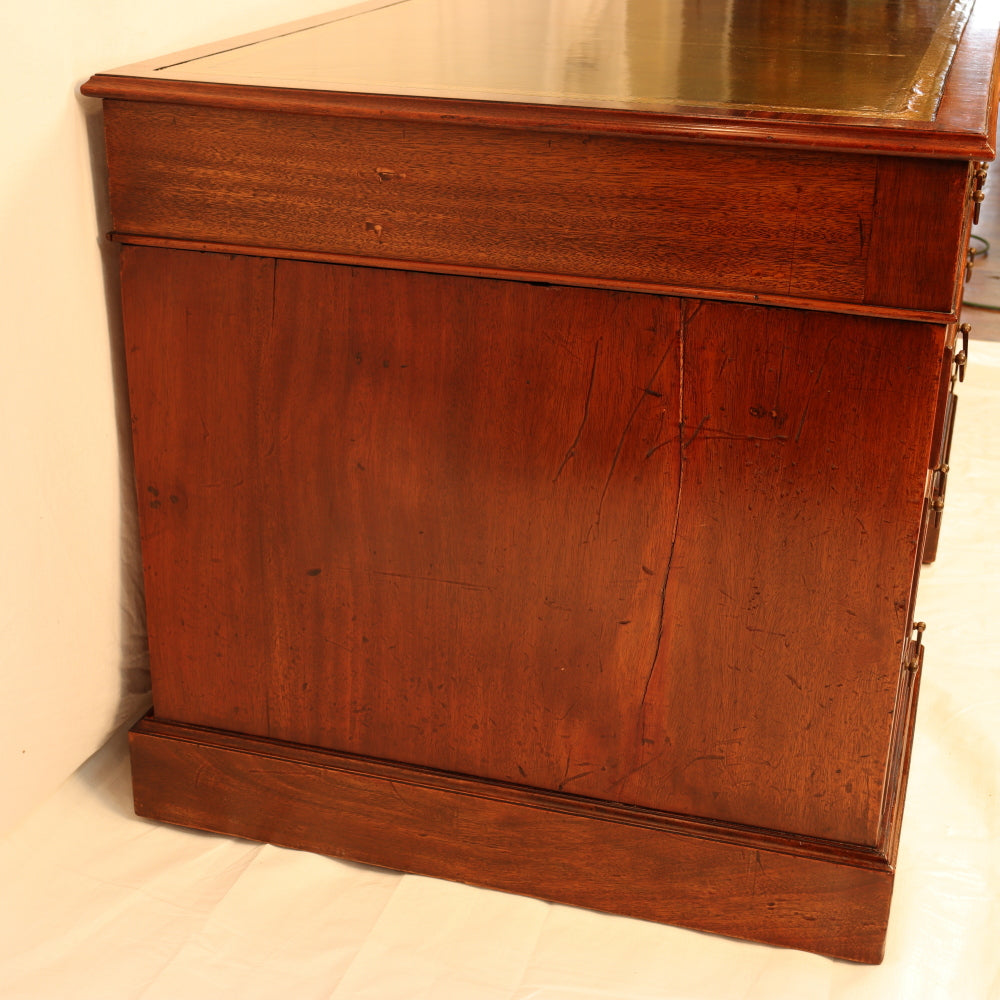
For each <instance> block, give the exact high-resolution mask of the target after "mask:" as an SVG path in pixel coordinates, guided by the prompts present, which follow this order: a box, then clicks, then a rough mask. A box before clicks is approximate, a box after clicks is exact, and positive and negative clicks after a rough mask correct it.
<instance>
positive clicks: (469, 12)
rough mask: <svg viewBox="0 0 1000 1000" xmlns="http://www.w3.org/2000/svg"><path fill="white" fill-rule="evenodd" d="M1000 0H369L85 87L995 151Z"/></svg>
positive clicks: (822, 143) (207, 99)
mask: <svg viewBox="0 0 1000 1000" xmlns="http://www.w3.org/2000/svg"><path fill="white" fill-rule="evenodd" d="M998 7H1000V2H998V0H884V2H882V3H871V2H868V0H839V2H829V3H816V2H815V0H781V2H774V0H621V2H619V0H615V2H604V3H593V2H584V0H562V2H561V3H549V4H543V3H537V2H535V0H481V2H477V3H467V2H465V0H370V2H367V3H361V4H357V5H355V6H351V7H348V8H344V9H341V10H337V11H333V12H331V13H329V14H326V15H322V16H319V17H314V18H311V19H308V20H305V21H299V22H295V23H292V24H287V25H284V26H281V27H278V28H273V29H270V30H268V31H263V32H258V33H256V34H253V35H248V36H244V37H242V38H238V39H231V40H229V41H226V42H220V43H216V44H214V45H209V46H204V47H202V48H199V49H195V50H190V51H188V52H184V53H177V54H174V55H172V56H166V57H162V58H160V59H158V60H150V61H148V62H144V63H139V64H135V65H133V66H128V67H124V68H122V69H119V70H116V71H114V72H113V73H110V74H101V75H99V76H97V77H95V78H94V79H93V80H91V81H90V83H88V84H87V85H86V86H85V87H84V93H87V94H91V95H93V96H99V97H127V98H133V99H145V100H168V101H177V102H180V103H206V104H216V105H217V104H225V105H231V104H241V105H243V106H248V107H270V108H278V107H281V108H284V109H286V110H299V111H303V112H309V111H313V112H319V113H331V114H345V113H347V114H357V113H366V112H368V111H369V110H370V109H372V108H379V109H380V113H385V109H386V106H387V103H389V102H391V106H392V111H393V114H394V115H395V116H397V117H407V116H410V117H423V118H426V117H436V118H439V119H440V118H442V117H447V118H450V119H454V118H456V117H459V118H461V119H463V120H469V121H474V122H477V123H480V124H482V123H494V124H512V125H517V126H519V127H532V126H534V127H552V126H553V124H558V125H559V126H560V127H563V128H570V129H573V130H577V129H581V130H587V131H595V130H597V131H609V132H626V133H633V134H635V133H649V132H654V133H672V134H679V135H685V136H691V135H698V136H699V137H702V138H705V137H708V138H712V137H715V138H721V139H726V140H729V139H739V138H742V139H748V140H751V141H756V142H761V141H763V142H766V143H767V144H780V145H796V146H803V145H805V146H810V147H813V148H818V147H825V148H845V147H847V148H855V149H865V150H871V151H889V152H903V153H912V154H917V155H930V156H949V157H953V156H958V157H963V158H969V157H975V158H992V156H993V149H994V145H995V127H994V126H993V125H992V122H993V120H994V118H995V114H994V113H993V110H992V109H993V107H994V105H995V102H996V81H994V80H993V79H992V76H991V70H992V64H993V58H992V56H993V52H994V50H995V48H996V44H997V20H998V17H997V8H998Z"/></svg>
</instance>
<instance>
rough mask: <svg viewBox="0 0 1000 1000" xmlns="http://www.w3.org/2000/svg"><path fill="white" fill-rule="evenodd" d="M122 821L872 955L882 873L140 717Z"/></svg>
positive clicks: (884, 912) (844, 857)
mask: <svg viewBox="0 0 1000 1000" xmlns="http://www.w3.org/2000/svg"><path fill="white" fill-rule="evenodd" d="M131 746H132V762H133V765H132V766H133V774H134V777H135V802H136V810H137V812H138V813H139V814H140V815H143V816H149V817H151V818H154V819H158V820H161V821H165V822H170V823H178V824H181V825H183V826H193V827H196V828H201V829H207V830H213V831H216V832H220V833H227V834H231V835H236V836H243V837H249V838H251V839H254V840H262V841H266V842H269V843H274V844H279V845H283V846H289V847H295V848H299V849H306V850H312V851H317V852H321V853H324V854H330V855H334V856H337V857H344V858H349V859H351V860H355V861H364V862H367V863H369V864H374V865H380V866H382V867H390V868H394V869H402V870H403V871H411V872H417V873H421V874H430V875H436V876H438V877H443V878H449V879H452V880H455V881H460V882H466V883H469V884H472V885H484V886H489V887H492V888H500V889H504V890H506V891H510V892H518V893H521V894H523V895H528V896H535V897H538V898H542V899H553V900H557V901H559V902H563V903H570V904H574V905H577V906H585V907H589V908H592V909H597V910H605V911H608V912H611V913H624V914H627V915H630V916H638V917H642V918H645V919H647V920H658V921H663V922H667V923H672V924H678V925H680V926H682V927H693V928H696V929H698V930H706V931H712V932H715V933H719V934H727V935H730V936H733V937H742V938H748V939H750V940H755V941H765V942H767V943H769V944H777V945H783V946H786V947H793V948H804V949H808V950H810V951H816V952H819V953H820V954H824V955H830V956H833V957H836V958H847V959H851V960H853V961H858V962H868V963H877V962H879V961H881V959H882V952H883V942H884V937H885V928H886V923H887V919H888V909H889V901H890V898H891V895H892V881H893V876H892V872H891V870H890V869H889V868H887V867H886V866H884V865H879V864H872V863H871V861H869V860H867V859H865V858H864V857H860V858H859V857H856V856H852V855H851V854H850V853H848V852H843V853H842V854H841V856H839V857H837V856H835V855H833V854H832V853H827V854H825V855H818V854H815V853H811V852H810V850H809V848H808V847H807V846H804V845H799V846H798V848H797V849H796V848H795V847H793V848H792V850H789V845H788V844H785V843H782V842H781V841H780V840H778V839H776V838H775V839H772V840H771V841H770V842H768V841H767V840H766V839H761V838H756V839H755V838H753V837H751V836H746V837H742V836H741V835H740V832H739V831H725V830H715V831H712V830H707V829H706V830H702V831H699V832H695V831H693V830H691V829H689V828H685V827H684V826H683V825H682V824H678V825H676V826H675V825H674V824H673V823H672V822H671V820H670V819H669V818H666V817H658V816H648V815H644V814H642V813H640V812H638V811H634V812H629V811H628V810H624V809H618V810H605V811H604V812H601V811H599V810H596V809H594V808H591V807H589V806H588V804H587V803H586V802H582V803H581V802H574V801H573V800H572V799H571V798H570V797H568V796H560V795H556V794H551V793H550V794H548V795H544V794H531V793H526V792H523V791H521V790H519V789H515V788H503V787H498V786H495V785H490V784H489V783H487V782H484V781H482V780H481V779H479V780H463V779H458V778H454V777H450V776H447V775H434V774H428V773H422V772H419V771H416V770H414V769H407V768H403V767H400V766H398V765H380V764H374V763H371V762H366V761H359V760H352V759H349V758H344V757H342V756H340V755H335V754H330V753H323V752H320V751H316V750H309V749H306V748H300V747H294V746H287V745H286V746H283V745H281V744H277V743H274V742H271V741H265V740H254V739H248V738H246V737H234V736H231V735H226V734H218V733H211V732H208V731H204V730H202V731H199V730H196V729H193V728H191V727H185V726H176V725H170V724H163V723H161V722H158V721H156V720H153V719H149V720H145V721H143V722H141V723H140V724H139V725H138V726H137V727H136V729H135V730H134V731H133V733H132V734H131Z"/></svg>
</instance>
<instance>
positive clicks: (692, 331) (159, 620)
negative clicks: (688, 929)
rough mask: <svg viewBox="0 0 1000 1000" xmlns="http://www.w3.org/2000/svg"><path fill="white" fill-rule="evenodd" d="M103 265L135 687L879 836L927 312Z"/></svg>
mask: <svg viewBox="0 0 1000 1000" xmlns="http://www.w3.org/2000/svg"><path fill="white" fill-rule="evenodd" d="M123 267H124V276H123V287H124V292H125V321H126V330H127V352H128V367H129V384H130V392H131V394H132V412H133V428H134V440H135V452H136V469H137V481H138V490H139V499H140V514H141V526H142V535H143V558H144V563H145V567H146V585H147V604H148V614H149V629H150V647H151V657H152V663H153V675H154V698H155V704H156V708H157V714H158V716H159V717H160V718H162V719H168V720H169V719H176V720H181V721H185V722H190V723H195V724H200V725H206V726H214V727H218V728H221V729H227V730H232V731H235V732H244V733H248V734H253V735H257V736H261V737H273V738H277V739H282V740H288V741H292V742H296V743H302V744H310V745H315V746H319V747H325V748H328V749H331V750H338V751H346V752H350V753H355V754H361V755H366V756H372V757H378V758H383V759H387V760H397V761H402V762H407V763H410V764H415V765H421V766H424V767H429V768H436V769H441V770H445V771H450V772H454V773H459V774H470V775H479V776H482V777H484V778H488V779H494V780H500V781H505V782H512V783H516V784H523V785H527V786H532V787H535V788H540V789H550V790H553V791H565V792H572V793H574V794H577V795H581V796H588V797H590V798H593V799H596V800H601V801H605V802H621V803H631V804H633V805H637V806H643V807H648V808H652V809H658V810H663V811H667V812H672V813H680V814H687V815H690V816H696V817H704V818H709V819H716V820H725V821H730V822H734V823H742V824H747V825H752V826H758V827H762V828H766V829H772V830H778V831H784V832H786V833H791V834H801V835H805V836H811V837H816V838H824V839H827V840H833V841H844V842H850V843H854V844H857V845H868V846H871V847H876V846H878V845H879V844H880V837H881V836H882V833H883V830H882V825H881V824H882V815H883V811H884V805H885V801H886V797H887V796H888V795H889V794H890V784H891V782H890V778H889V770H890V766H891V760H890V757H891V751H892V747H893V746H894V745H895V744H894V740H895V741H896V743H898V738H897V737H894V733H895V732H896V731H897V730H898V726H897V725H896V724H895V723H894V717H895V715H897V714H898V713H899V707H898V705H897V700H898V695H899V692H900V690H901V688H902V686H903V682H904V678H903V668H902V661H903V654H904V651H905V649H906V646H907V640H908V636H909V629H910V621H911V613H912V612H911V606H910V595H911V591H912V584H913V580H914V575H915V572H916V566H917V561H918V551H917V548H918V540H919V534H920V525H921V519H922V515H923V502H924V487H925V481H926V475H927V469H928V462H929V460H930V454H929V451H930V443H931V436H932V430H933V425H934V419H935V404H936V398H937V393H938V389H939V378H940V365H941V356H942V350H943V344H944V339H945V333H946V329H945V327H944V326H934V325H925V324H917V323H902V322H898V323H890V322H883V321H874V320H865V319H860V318H847V317H835V316H829V315H825V314H820V313H807V312H799V311H795V310H787V309H768V308H763V307H752V306H739V305H732V304H724V303H713V302H698V301H693V300H683V299H678V298H671V297H666V296H657V295H642V294H636V293H626V292H619V293H608V292H602V291H598V290H592V289H577V288H567V287H556V286H546V285H538V284H528V283H522V282H511V281H488V280H483V279H471V278H461V277H449V276H442V275H427V274H420V273H413V272H404V271H389V270H379V269H371V268H348V267H342V266H336V265H326V264H317V263H305V262H296V261H284V260H281V261H275V260H268V259H264V258H253V257H239V256H232V257H227V256H223V255H218V254H199V253H191V252H184V251H168V250H161V249H154V248H146V247H126V248H125V249H124V253H123ZM790 720H794V722H793V724H792V725H790V724H789V723H790ZM897 757H898V750H897Z"/></svg>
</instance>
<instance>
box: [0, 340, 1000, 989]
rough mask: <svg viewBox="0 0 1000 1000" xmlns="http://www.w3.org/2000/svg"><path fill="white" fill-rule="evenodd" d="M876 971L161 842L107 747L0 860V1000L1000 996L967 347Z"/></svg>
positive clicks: (995, 696)
mask: <svg viewBox="0 0 1000 1000" xmlns="http://www.w3.org/2000/svg"><path fill="white" fill-rule="evenodd" d="M971 362H972V363H971V367H970V371H969V376H968V378H967V380H966V383H965V385H964V386H962V387H961V390H962V391H961V404H960V406H959V414H958V416H959V425H958V428H957V431H956V438H955V448H954V452H953V455H952V463H951V465H952V470H953V471H952V476H951V482H950V484H949V490H948V505H947V510H946V515H945V523H944V529H943V533H942V538H941V547H940V551H939V556H938V562H937V564H936V565H935V566H933V567H931V568H929V569H926V570H925V571H924V574H923V577H922V581H921V587H920V595H919V601H918V615H919V617H920V618H923V619H925V620H926V621H927V622H928V630H927V634H926V638H925V645H926V646H927V653H926V659H925V664H924V676H923V682H922V693H921V703H920V710H919V714H918V720H917V732H916V738H915V741H914V749H913V763H912V768H911V772H910V788H909V795H908V802H907V808H906V816H905V822H904V826H903V836H902V844H901V848H900V855H899V866H898V874H897V878H896V890H895V899H894V901H893V913H892V919H891V922H890V928H889V939H888V946H887V953H886V960H885V963H884V964H883V965H882V966H879V967H865V966H857V965H852V964H849V963H845V962H835V961H831V960H828V959H825V958H819V957H817V956H814V955H807V954H803V953H799V952H793V951H786V950H782V949H777V948H769V947H764V946H761V945H754V944H746V943H743V942H739V941H732V940H727V939H724V938H717V937H712V936H710V935H706V934H698V933H694V932H691V931H685V930H679V929H676V928H671V927H662V926H658V925H655V924H649V923H644V922H641V921H637V920H628V919H624V918H618V917H610V916H605V915H601V914H596V913H590V912H587V911H583V910H575V909H572V908H570V907H565V906H554V905H549V904H547V903H541V902H538V901H535V900H529V899H522V898H519V897H516V896H510V895H505V894H502V893H495V892H486V891H483V890H478V889H471V888H468V887H465V886H460V885H453V884H449V883H446V882H440V881H436V880H433V879H427V878H419V877H415V876H401V875H398V874H395V873H391V872H384V871H379V870H376V869H371V868H366V867H364V866H361V865H353V864H347V863H343V862H338V861H334V860H331V859H328V858H323V857H318V856H315V855H311V854H304V853H299V852H295V851H288V850H281V849H278V848H274V847H268V846H262V845H257V844H252V843H248V842H246V841H239V840H233V839H229V838H226V837H219V836H213V835H208V834H199V833H195V832H191V831H187V830H180V829H173V828H169V827H165V826H159V825H156V824H153V823H150V822H146V821H144V820H140V819H136V818H135V817H134V816H133V814H132V811H131V804H130V792H129V772H128V761H127V756H126V751H125V742H124V739H123V738H122V737H119V738H117V739H115V740H113V741H112V742H111V743H109V744H108V745H107V746H106V747H105V748H104V749H103V750H101V751H100V752H99V753H98V754H97V755H96V756H95V757H93V758H92V759H91V760H90V761H88V762H87V763H86V764H85V765H84V766H83V767H82V768H81V769H80V770H79V771H78V772H77V773H76V774H75V775H74V776H73V777H72V778H71V779H70V780H69V781H68V782H67V783H66V784H65V785H64V786H63V787H62V788H61V789H60V790H59V791H58V792H57V793H56V794H55V795H54V796H53V797H52V798H51V799H50V800H49V801H48V802H46V803H45V804H44V805H43V806H42V807H41V808H40V809H39V810H38V811H36V812H35V813H34V814H32V816H31V817H29V819H28V820H27V821H25V822H24V823H22V824H21V826H20V827H18V828H17V829H15V830H14V832H13V833H12V834H11V835H10V836H9V837H8V838H7V839H6V840H5V841H2V842H0V997H3V998H4V1000H15V998H33V1000H34V998H57V1000H90V998H93V1000H119V998H121V1000H125V998H129V1000H132V998H135V1000H139V998H142V1000H201V998H212V1000H221V998H230V997H232V998H239V1000H252V998H261V1000H270V998H290V1000H311V998H316V1000H320V998H323V1000H326V998H331V1000H347V998H351V1000H362V998H364V1000H403V998H405V1000H425V998H426V1000H598V998H605V1000H611V998H614V1000H672V998H684V1000H702V998H704V1000H785V998H788V1000H803V998H808V1000H848V998H849V1000H864V998H873V1000H876V998H877V1000H924V998H942V1000H953V998H954V1000H959V998H960V1000H997V998H1000V904H998V899H1000V666H998V663H997V655H996V651H997V649H998V648H1000V642H998V630H1000V344H992V343H989V344H987V343H974V344H973V348H972V351H971Z"/></svg>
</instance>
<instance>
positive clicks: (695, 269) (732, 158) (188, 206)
mask: <svg viewBox="0 0 1000 1000" xmlns="http://www.w3.org/2000/svg"><path fill="white" fill-rule="evenodd" d="M105 115H106V122H107V135H108V158H109V169H110V187H111V203H112V212H113V219H114V227H115V230H116V231H117V232H118V233H119V234H120V235H122V236H124V237H125V238H127V237H128V236H129V235H132V236H144V237H158V238H165V239H174V240H182V241H184V240H186V241H204V242H208V243H213V244H230V245H233V246H237V247H240V248H244V249H254V248H256V249H260V250H270V251H281V252H284V253H286V254H287V253H289V252H292V253H294V252H296V251H297V252H301V253H304V254H307V255H308V254H329V255H334V256H340V257H350V258H352V259H362V260H364V259H370V260H371V261H372V262H373V263H380V264H386V263H393V262H395V263H398V264H401V265H402V266H413V265H416V264H421V263H423V264H427V265H431V266H432V267H438V268H445V269H448V268H456V269H466V270H472V271H473V272H478V271H483V272H489V273H495V274H503V273H505V272H513V273H517V274H531V275H542V276H549V277H554V278H556V279H559V278H563V279H566V280H569V281H572V282H575V283H580V282H584V283H589V282H594V283H598V284H599V283H605V284H607V283H612V284H614V283H620V284H625V285H635V286H640V287H641V286H643V285H648V286H651V287H654V288H658V289H667V290H670V289H677V290H686V291H694V292H699V293H703V294H707V295H710V296H713V297H722V298H726V297H734V298H742V299H747V298H750V299H753V298H755V297H759V298H760V299H761V300H763V301H775V300H778V301H780V300H783V299H787V300H793V301H808V300H815V301H820V302H830V303H843V304H852V305H854V306H865V305H869V306H876V307H887V308H894V307H902V308H909V309H917V310H925V311H937V312H950V311H951V309H952V307H953V304H954V299H955V295H956V288H957V274H958V268H959V262H958V256H959V245H960V242H961V232H962V222H963V215H964V213H965V211H966V207H967V201H968V198H967V195H968V190H967V165H966V164H964V163H950V162H949V163H944V164H942V163H940V162H931V161H918V160H896V159H892V158H887V157H875V156H867V155H854V154H851V155H837V154H829V153H810V152H801V151H791V150H778V149H757V148H747V147H743V146H739V147H737V146H726V145H719V144H704V143H692V142H674V141H668V140H659V139H645V138H631V137H616V136H607V135H602V136H589V135H575V134H569V133H560V132H542V131H526V130H522V131H516V130H505V129H495V128H481V127H469V126H462V125H457V124H436V123H435V124H423V123H416V124H415V123H412V122H410V123H404V122H396V121H390V120H371V121H369V120H360V119H349V118H339V117H324V116H317V115H292V114H284V113H279V112H266V111H242V110H233V109H221V108H209V107H199V106H181V105H169V104H153V103H141V102H122V101H110V100H109V101H106V102H105Z"/></svg>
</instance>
